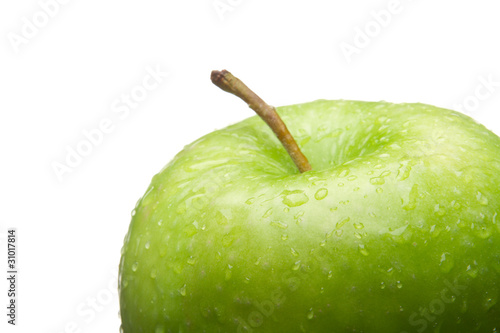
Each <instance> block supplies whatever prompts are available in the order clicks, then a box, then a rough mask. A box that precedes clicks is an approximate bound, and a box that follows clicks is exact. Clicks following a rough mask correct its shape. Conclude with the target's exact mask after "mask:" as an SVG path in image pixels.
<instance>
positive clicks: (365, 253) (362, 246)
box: [358, 244, 370, 257]
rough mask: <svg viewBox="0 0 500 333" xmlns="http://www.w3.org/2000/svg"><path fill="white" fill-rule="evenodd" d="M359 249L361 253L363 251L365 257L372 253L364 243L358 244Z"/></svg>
mask: <svg viewBox="0 0 500 333" xmlns="http://www.w3.org/2000/svg"><path fill="white" fill-rule="evenodd" d="M358 250H359V253H361V254H362V255H364V256H365V257H367V256H368V255H369V254H370V253H369V252H368V250H367V249H366V248H365V246H364V245H363V244H359V245H358Z"/></svg>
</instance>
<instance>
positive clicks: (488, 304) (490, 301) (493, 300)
mask: <svg viewBox="0 0 500 333" xmlns="http://www.w3.org/2000/svg"><path fill="white" fill-rule="evenodd" d="M497 303H498V296H494V297H489V296H488V297H486V300H485V302H484V304H483V306H484V309H485V310H486V311H489V310H490V309H491V308H492V307H494V306H495V305H496V304H497Z"/></svg>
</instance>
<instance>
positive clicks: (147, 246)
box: [144, 242, 151, 250]
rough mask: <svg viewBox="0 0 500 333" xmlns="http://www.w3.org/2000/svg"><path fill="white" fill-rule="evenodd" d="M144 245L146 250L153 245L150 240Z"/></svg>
mask: <svg viewBox="0 0 500 333" xmlns="http://www.w3.org/2000/svg"><path fill="white" fill-rule="evenodd" d="M144 247H145V248H146V250H149V248H150V247H151V244H150V243H149V242H147V243H146V244H145V245H144Z"/></svg>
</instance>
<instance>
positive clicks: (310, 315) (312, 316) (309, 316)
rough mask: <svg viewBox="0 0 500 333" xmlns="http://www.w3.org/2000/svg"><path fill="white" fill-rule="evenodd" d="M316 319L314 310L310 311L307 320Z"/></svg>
mask: <svg viewBox="0 0 500 333" xmlns="http://www.w3.org/2000/svg"><path fill="white" fill-rule="evenodd" d="M313 318H314V311H313V309H312V308H311V309H309V312H308V313H307V319H309V320H311V319H313Z"/></svg>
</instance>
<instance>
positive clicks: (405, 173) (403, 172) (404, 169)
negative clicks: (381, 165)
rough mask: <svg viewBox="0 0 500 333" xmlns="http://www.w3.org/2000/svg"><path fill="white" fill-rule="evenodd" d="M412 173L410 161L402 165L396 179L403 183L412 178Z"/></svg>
mask: <svg viewBox="0 0 500 333" xmlns="http://www.w3.org/2000/svg"><path fill="white" fill-rule="evenodd" d="M410 172H411V166H410V165H408V161H405V162H403V163H400V167H399V170H398V174H397V176H396V179H397V180H398V181H403V180H405V179H407V178H408V177H410Z"/></svg>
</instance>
